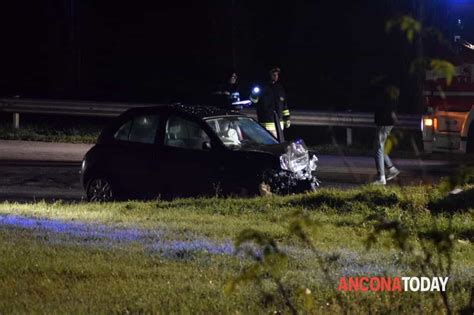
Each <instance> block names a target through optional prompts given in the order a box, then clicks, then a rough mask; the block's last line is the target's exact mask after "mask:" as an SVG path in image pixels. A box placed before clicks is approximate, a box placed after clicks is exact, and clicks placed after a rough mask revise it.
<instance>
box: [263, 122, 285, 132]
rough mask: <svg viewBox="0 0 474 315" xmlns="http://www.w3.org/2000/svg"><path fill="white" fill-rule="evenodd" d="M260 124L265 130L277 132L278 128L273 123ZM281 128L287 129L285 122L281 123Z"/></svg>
mask: <svg viewBox="0 0 474 315" xmlns="http://www.w3.org/2000/svg"><path fill="white" fill-rule="evenodd" d="M260 124H261V125H262V126H263V128H265V129H267V130H268V131H275V130H276V126H275V124H274V123H272V122H262V123H260ZM280 127H281V129H283V128H284V127H285V124H284V122H283V121H280Z"/></svg>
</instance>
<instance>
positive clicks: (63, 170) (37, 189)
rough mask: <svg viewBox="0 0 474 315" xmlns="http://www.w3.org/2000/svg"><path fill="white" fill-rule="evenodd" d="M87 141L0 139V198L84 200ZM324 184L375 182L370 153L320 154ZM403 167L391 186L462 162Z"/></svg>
mask: <svg viewBox="0 0 474 315" xmlns="http://www.w3.org/2000/svg"><path fill="white" fill-rule="evenodd" d="M90 147H91V145H87V144H70V143H46V142H32V141H9V140H0V201H5V200H8V201H26V202H28V201H34V200H41V199H46V200H50V201H51V200H67V201H80V200H81V199H82V198H83V191H82V187H81V186H80V183H79V175H78V172H79V169H80V164H81V160H82V157H83V156H84V154H85V153H86V152H87V150H89V148H90ZM318 158H319V163H318V169H317V174H318V175H317V176H318V178H319V179H321V180H322V187H342V188H350V187H354V186H357V185H360V184H366V183H370V182H371V181H372V180H374V178H375V175H376V171H375V166H374V160H373V159H372V158H370V157H354V156H336V155H321V156H318ZM394 163H395V165H397V167H398V168H399V169H400V170H401V174H400V176H399V177H398V178H397V179H396V180H394V181H393V182H391V183H390V185H408V184H420V183H436V182H438V181H439V179H440V178H441V177H443V176H448V175H451V174H453V173H454V172H456V171H457V170H458V169H459V167H460V165H461V162H455V161H449V160H415V159H394Z"/></svg>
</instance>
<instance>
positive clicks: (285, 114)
mask: <svg viewBox="0 0 474 315" xmlns="http://www.w3.org/2000/svg"><path fill="white" fill-rule="evenodd" d="M281 114H282V115H283V116H290V110H289V109H284V110H283V111H282V112H281Z"/></svg>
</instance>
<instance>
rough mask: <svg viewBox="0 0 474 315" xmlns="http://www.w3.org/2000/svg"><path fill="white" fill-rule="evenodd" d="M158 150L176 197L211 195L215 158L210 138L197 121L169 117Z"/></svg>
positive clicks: (217, 189) (168, 181) (165, 175)
mask: <svg viewBox="0 0 474 315" xmlns="http://www.w3.org/2000/svg"><path fill="white" fill-rule="evenodd" d="M163 136H164V139H163V146H162V149H161V163H162V167H163V172H162V174H163V175H164V178H166V181H167V189H168V191H169V192H172V194H173V195H175V196H191V195H196V194H210V193H211V194H212V193H215V192H218V191H219V187H218V186H215V183H216V181H215V170H216V167H217V165H216V160H215V157H216V154H215V152H214V150H212V149H210V147H209V144H210V143H211V138H210V136H209V133H208V132H207V131H206V130H205V128H203V125H202V124H201V123H199V121H198V120H195V119H192V118H190V117H185V116H181V115H179V114H170V116H169V117H168V119H167V121H166V126H165V132H164V135H163Z"/></svg>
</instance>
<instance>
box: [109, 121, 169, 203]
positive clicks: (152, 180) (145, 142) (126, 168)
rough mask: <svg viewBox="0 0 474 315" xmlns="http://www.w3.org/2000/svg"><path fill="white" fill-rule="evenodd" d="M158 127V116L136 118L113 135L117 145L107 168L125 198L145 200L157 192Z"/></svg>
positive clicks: (125, 123) (124, 124) (126, 122)
mask: <svg viewBox="0 0 474 315" xmlns="http://www.w3.org/2000/svg"><path fill="white" fill-rule="evenodd" d="M159 125H160V116H159V115H158V114H138V115H135V116H133V117H131V118H130V119H128V120H127V121H125V122H124V123H123V124H122V126H121V127H120V128H119V129H118V130H117V132H116V133H115V134H114V138H115V140H116V142H117V143H116V145H115V151H114V152H113V154H112V158H111V161H110V163H111V165H110V168H111V169H113V170H114V172H115V174H116V177H117V180H118V182H119V187H120V188H121V189H122V190H123V193H125V194H126V195H130V196H132V197H135V196H136V197H145V196H150V195H153V193H154V192H156V191H157V187H158V186H159V183H157V177H156V173H158V172H159V171H158V168H159V164H158V163H156V161H157V160H159V158H158V156H159V153H160V151H159V150H158V147H159V144H158V143H157V133H158V130H159Z"/></svg>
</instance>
